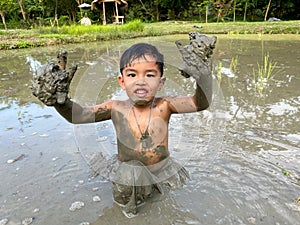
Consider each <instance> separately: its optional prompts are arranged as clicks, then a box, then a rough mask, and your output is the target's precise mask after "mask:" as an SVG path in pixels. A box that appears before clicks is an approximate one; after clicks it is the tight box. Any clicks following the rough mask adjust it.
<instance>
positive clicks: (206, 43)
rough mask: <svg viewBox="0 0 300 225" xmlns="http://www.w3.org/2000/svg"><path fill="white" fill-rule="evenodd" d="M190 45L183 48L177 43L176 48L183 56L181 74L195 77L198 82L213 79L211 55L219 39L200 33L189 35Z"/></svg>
mask: <svg viewBox="0 0 300 225" xmlns="http://www.w3.org/2000/svg"><path fill="white" fill-rule="evenodd" d="M189 39H190V43H189V44H188V45H185V46H183V45H182V44H181V43H180V42H179V41H176V46H177V48H178V50H179V52H180V53H181V55H182V59H183V64H182V65H181V66H180V67H179V70H180V71H181V74H182V75H183V76H184V77H186V78H189V77H193V78H195V79H196V81H199V80H203V79H204V80H205V79H208V77H210V78H211V73H212V60H211V55H212V53H213V49H214V48H215V44H216V42H217V37H216V36H212V37H208V36H207V35H205V34H200V33H198V32H195V31H194V32H190V33H189Z"/></svg>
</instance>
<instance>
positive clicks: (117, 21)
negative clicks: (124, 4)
mask: <svg viewBox="0 0 300 225" xmlns="http://www.w3.org/2000/svg"><path fill="white" fill-rule="evenodd" d="M115 5H116V14H117V17H116V23H117V24H119V12H118V3H117V2H116V1H115Z"/></svg>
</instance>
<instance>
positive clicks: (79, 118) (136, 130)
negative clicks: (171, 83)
mask: <svg viewBox="0 0 300 225" xmlns="http://www.w3.org/2000/svg"><path fill="white" fill-rule="evenodd" d="M177 45H178V44H177ZM178 46H179V45H178ZM179 47H180V46H179ZM181 51H182V49H181ZM163 72H164V58H163V55H162V54H161V53H160V52H159V51H158V50H157V48H156V47H155V46H152V45H150V44H146V43H138V44H135V45H133V46H131V47H130V48H128V49H127V50H126V51H125V52H124V53H123V55H122V57H121V59H120V75H119V76H118V83H119V85H120V87H121V88H122V89H124V90H125V91H126V93H127V96H128V99H127V100H122V101H120V100H110V101H108V102H104V103H102V104H99V105H95V106H91V107H81V106H80V105H78V104H77V103H75V102H73V101H72V100H70V99H69V98H67V100H66V101H65V102H64V103H63V104H59V103H55V104H54V107H55V109H56V110H57V111H58V112H59V113H60V114H61V115H62V116H63V117H64V118H65V119H67V120H68V121H69V122H71V123H75V124H80V123H92V122H99V121H105V120H109V119H111V120H112V122H113V124H114V126H115V130H116V134H117V143H118V160H119V169H118V171H117V172H116V175H115V178H114V180H113V197H114V201H115V203H117V204H118V205H120V206H122V207H124V210H123V213H124V215H125V216H127V217H129V218H130V217H133V216H135V215H137V207H138V205H140V204H142V203H144V201H145V200H146V199H147V198H148V197H150V196H151V194H152V192H153V191H154V190H155V189H157V190H158V191H159V192H161V193H162V192H164V189H165V188H166V187H168V188H178V187H181V186H182V185H183V184H185V181H186V179H187V178H189V176H188V173H187V171H186V170H185V169H184V168H183V167H182V166H181V165H180V164H179V163H177V162H175V160H173V159H172V158H170V152H169V149H168V123H169V119H170V116H171V115H172V114H173V113H189V112H197V111H200V110H204V109H206V108H207V107H208V106H209V102H210V96H211V93H204V92H203V91H202V89H201V88H200V86H199V85H198V84H197V87H196V91H195V94H194V95H193V96H189V97H155V96H156V93H157V92H158V91H159V90H160V89H161V88H162V87H163V85H164V82H165V79H164V77H163ZM189 72H190V71H189ZM210 72H211V71H210ZM185 75H187V74H185ZM188 75H192V74H188ZM206 75H208V76H210V74H206ZM209 83H211V82H209ZM208 90H209V91H210V92H211V87H208ZM206 96H208V97H206Z"/></svg>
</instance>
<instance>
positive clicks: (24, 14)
mask: <svg viewBox="0 0 300 225" xmlns="http://www.w3.org/2000/svg"><path fill="white" fill-rule="evenodd" d="M18 3H19V6H20V9H21V13H22V16H23V20H24V21H26V12H25V10H24V7H23V0H18Z"/></svg>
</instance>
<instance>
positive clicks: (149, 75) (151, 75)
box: [146, 74, 155, 77]
mask: <svg viewBox="0 0 300 225" xmlns="http://www.w3.org/2000/svg"><path fill="white" fill-rule="evenodd" d="M146 76H147V77H155V76H154V75H153V74H147V75H146Z"/></svg>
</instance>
